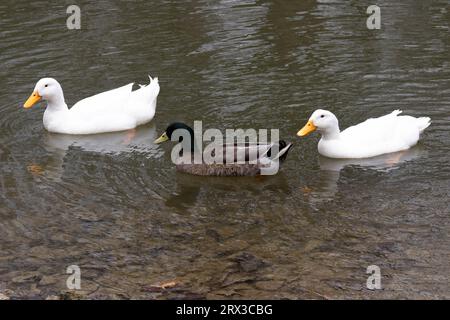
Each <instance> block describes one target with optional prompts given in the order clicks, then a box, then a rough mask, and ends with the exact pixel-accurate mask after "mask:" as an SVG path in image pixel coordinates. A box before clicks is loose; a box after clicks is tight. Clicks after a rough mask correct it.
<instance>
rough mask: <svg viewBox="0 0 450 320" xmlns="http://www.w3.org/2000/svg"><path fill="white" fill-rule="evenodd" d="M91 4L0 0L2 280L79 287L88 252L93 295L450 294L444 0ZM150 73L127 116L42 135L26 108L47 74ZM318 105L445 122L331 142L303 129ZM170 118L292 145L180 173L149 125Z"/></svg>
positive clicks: (80, 80)
mask: <svg viewBox="0 0 450 320" xmlns="http://www.w3.org/2000/svg"><path fill="white" fill-rule="evenodd" d="M44 3H45V5H44ZM68 4H69V3H68ZM70 4H71V3H70ZM79 4H80V6H81V10H82V29H81V30H79V31H69V30H67V29H66V26H65V20H66V17H67V15H66V14H65V11H66V5H64V4H54V5H49V4H48V2H47V1H40V0H38V1H33V3H27V2H23V3H21V2H19V1H10V0H4V1H2V2H1V4H0V53H1V71H0V81H1V83H2V90H0V101H1V102H0V172H1V175H0V237H1V238H0V239H1V242H0V293H3V294H6V295H7V296H10V297H12V298H21V297H22V298H24V297H26V298H46V297H48V296H55V295H56V296H58V295H60V296H61V297H67V296H66V295H65V294H66V293H67V292H68V291H69V290H68V289H67V288H66V279H67V276H68V275H66V274H65V271H66V268H67V266H69V265H72V264H76V265H78V266H80V268H81V270H82V284H81V286H82V290H81V291H79V292H77V295H79V296H81V297H89V298H107V297H110V298H180V297H181V298H182V297H187V298H293V299H298V298H314V299H315V298H317V299H321V298H427V299H429V298H447V299H448V298H450V285H449V283H450V281H449V280H450V271H449V262H450V259H449V249H448V248H449V246H450V239H449V236H448V235H449V231H450V223H449V213H450V210H449V205H448V198H449V190H450V188H449V181H450V165H449V156H448V155H449V150H450V146H449V142H448V141H450V133H449V130H448V128H449V121H450V54H449V49H450V48H449V44H450V38H449V21H450V17H449V15H450V13H449V9H450V8H449V6H448V1H445V0H436V1H432V2H431V1H430V2H424V1H418V0H417V1H403V3H401V4H400V3H395V4H393V3H392V2H391V1H379V2H378V5H379V6H380V7H381V8H382V29H381V30H379V31H371V30H367V29H366V27H365V19H366V17H367V15H366V13H365V11H366V8H367V6H368V5H370V4H372V3H370V2H368V1H360V2H358V4H356V3H353V2H352V3H347V2H345V3H344V2H338V1H325V0H321V1H296V2H294V1H291V2H289V4H288V3H286V2H282V1H266V2H260V1H239V2H237V1H225V0H224V1H206V0H198V1H191V2H189V3H183V4H182V2H179V3H174V2H172V1H151V2H149V1H141V2H138V1H115V4H111V2H110V1H96V2H95V3H94V2H91V3H90V4H89V3H87V2H84V1H79ZM149 73H150V74H151V75H152V76H158V77H159V79H160V84H161V93H160V95H159V98H158V107H157V112H156V116H155V119H154V121H152V123H151V124H149V125H147V126H143V127H140V128H138V129H137V130H136V131H134V132H124V133H115V134H105V135H96V136H88V137H76V136H75V137H74V136H64V135H55V134H49V133H47V132H46V131H45V129H44V128H43V126H42V114H43V111H44V108H43V106H42V105H41V106H39V107H35V108H34V109H32V110H24V109H22V108H21V106H22V104H23V102H24V101H25V100H26V98H27V97H28V95H29V94H30V93H31V91H32V89H33V87H34V84H35V82H36V81H37V80H38V79H39V78H41V77H44V76H52V77H54V78H56V79H58V80H59V81H60V83H61V84H62V86H63V89H64V93H65V97H66V100H67V102H68V105H72V104H73V103H75V102H76V101H78V100H79V99H81V98H83V97H86V96H89V95H92V94H95V93H97V92H100V91H104V90H108V89H111V88H114V87H118V86H121V85H124V84H126V83H128V82H132V81H135V82H137V83H145V82H146V81H147V80H146V76H147V74H149ZM318 107H321V108H327V109H330V110H331V111H333V112H335V113H336V115H337V116H338V118H339V119H340V124H341V127H342V128H345V127H347V126H349V125H352V124H355V123H358V122H361V121H363V120H364V119H366V118H368V117H377V116H380V115H383V114H386V113H388V112H390V111H392V110H394V109H402V110H403V111H404V113H405V114H409V115H413V116H430V117H431V118H432V120H433V124H432V126H431V127H430V128H429V129H427V131H426V133H425V134H424V136H423V138H422V140H421V142H420V144H419V145H418V146H417V147H416V148H413V149H412V150H410V151H408V152H404V153H400V154H393V155H388V156H383V157H379V158H376V159H370V160H367V161H351V162H347V161H336V160H329V159H324V158H322V157H319V156H318V154H317V150H316V144H317V141H318V136H317V135H313V136H310V137H307V138H304V139H300V138H298V137H296V136H295V133H296V132H297V130H298V129H299V128H301V127H302V126H303V124H304V123H305V122H306V120H307V118H308V117H309V115H310V113H311V112H312V111H313V110H314V109H316V108H318ZM175 120H177V121H184V122H187V123H192V122H193V121H194V120H202V121H203V126H204V128H218V129H222V130H224V129H226V128H256V129H259V128H268V129H270V128H279V129H280V130H281V136H282V138H284V139H286V140H288V141H291V142H294V143H295V146H294V148H293V149H292V150H291V152H290V154H289V156H288V158H287V160H286V162H285V163H284V166H283V167H282V169H281V171H280V173H279V174H278V175H276V176H273V177H259V178H250V177H248V178H212V177H210V178H204V177H192V176H186V175H183V174H180V173H177V172H176V171H175V170H174V166H173V164H172V163H171V161H170V146H169V145H167V146H165V145H163V146H159V145H154V144H153V143H152V141H153V140H154V139H155V138H156V137H157V134H158V133H161V132H162V131H163V130H164V129H165V127H166V126H167V124H168V123H170V122H173V121H175ZM386 129H387V130H388V129H389V128H386ZM373 264H375V265H378V266H379V267H380V268H381V273H382V276H383V277H382V287H383V290H378V291H371V290H368V289H367V288H366V279H367V276H368V275H366V268H367V267H368V266H369V265H373ZM171 282H172V283H171ZM167 283H170V285H168V287H167V288H166V289H159V288H158V286H160V285H162V284H167ZM69 297H72V296H69Z"/></svg>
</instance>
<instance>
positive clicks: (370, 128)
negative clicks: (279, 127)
mask: <svg viewBox="0 0 450 320" xmlns="http://www.w3.org/2000/svg"><path fill="white" fill-rule="evenodd" d="M401 112H402V111H400V110H395V111H393V112H392V113H390V114H387V115H385V116H382V117H379V118H373V119H368V120H366V121H364V122H362V123H360V124H357V125H355V126H352V127H349V128H347V129H345V130H344V131H342V132H341V131H340V130H339V122H338V119H337V118H336V116H335V115H334V114H333V113H331V112H330V111H326V110H321V109H319V110H316V111H314V113H313V114H312V115H311V117H310V118H309V121H308V123H307V124H306V125H305V126H304V127H303V128H302V129H301V130H300V131H299V132H298V133H297V135H298V136H300V137H303V136H306V135H307V134H309V133H311V132H313V131H314V130H316V129H317V131H319V132H320V133H321V135H322V138H321V139H320V141H319V145H318V150H319V153H320V154H321V155H323V156H326V157H329V158H347V159H348V158H369V157H375V156H378V155H381V154H385V153H391V152H397V151H402V150H406V149H409V148H410V147H412V146H414V145H415V144H416V143H417V141H419V137H420V133H422V132H423V131H424V130H425V129H426V128H427V127H428V126H429V125H430V124H431V122H430V121H431V119H430V118H428V117H421V118H414V117H411V116H398V115H399V114H400V113H401Z"/></svg>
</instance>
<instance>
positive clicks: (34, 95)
mask: <svg viewBox="0 0 450 320" xmlns="http://www.w3.org/2000/svg"><path fill="white" fill-rule="evenodd" d="M41 99H42V97H41V96H40V95H39V93H37V91H35V92H33V93H32V94H31V96H30V97H29V98H28V100H27V101H26V102H25V104H24V105H23V107H24V108H25V109H29V108H31V107H32V106H34V105H35V104H36V103H38V102H39V101H40V100H41Z"/></svg>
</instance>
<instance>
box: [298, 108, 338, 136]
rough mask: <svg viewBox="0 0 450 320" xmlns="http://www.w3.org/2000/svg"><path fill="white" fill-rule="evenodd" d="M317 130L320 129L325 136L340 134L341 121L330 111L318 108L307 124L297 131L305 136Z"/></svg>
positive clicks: (299, 134)
mask: <svg viewBox="0 0 450 320" xmlns="http://www.w3.org/2000/svg"><path fill="white" fill-rule="evenodd" d="M315 130H317V131H319V132H320V133H321V134H322V135H323V136H329V135H333V134H336V133H337V134H338V133H339V121H338V119H337V118H336V116H335V115H334V114H333V113H331V112H330V111H327V110H322V109H317V110H316V111H314V112H313V114H312V115H311V117H310V118H309V120H308V122H307V123H306V125H305V126H304V127H303V128H301V129H300V131H298V132H297V135H298V136H299V137H304V136H306V135H308V134H310V133H311V132H313V131H315Z"/></svg>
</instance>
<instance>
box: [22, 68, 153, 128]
mask: <svg viewBox="0 0 450 320" xmlns="http://www.w3.org/2000/svg"><path fill="white" fill-rule="evenodd" d="M149 78H150V84H148V85H145V86H144V85H142V86H141V88H139V89H138V90H135V91H132V87H133V83H130V84H128V85H126V86H123V87H120V88H117V89H113V90H110V91H106V92H102V93H99V94H97V95H95V96H92V97H88V98H85V99H83V100H81V101H79V102H77V103H76V104H75V105H74V106H73V107H72V108H70V109H69V108H68V107H67V104H66V102H65V101H64V94H63V90H62V88H61V85H60V84H59V83H58V81H56V80H55V79H52V78H43V79H41V80H39V81H38V82H37V84H36V87H35V88H34V91H33V93H32V95H31V96H30V97H29V98H28V100H27V101H26V102H25V104H24V108H27V109H28V108H31V107H32V106H33V105H35V104H36V103H37V102H39V101H40V100H41V99H42V100H46V101H47V109H46V110H45V112H44V119H43V122H44V127H45V129H47V130H48V131H50V132H56V133H65V134H94V133H102V132H114V131H122V130H128V129H133V128H135V127H137V126H139V125H141V124H145V123H147V122H150V121H151V120H152V119H153V117H154V115H155V109H156V100H157V97H158V93H159V84H158V78H154V79H152V78H151V77H150V76H149Z"/></svg>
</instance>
